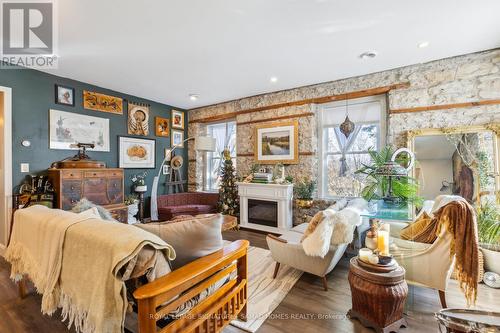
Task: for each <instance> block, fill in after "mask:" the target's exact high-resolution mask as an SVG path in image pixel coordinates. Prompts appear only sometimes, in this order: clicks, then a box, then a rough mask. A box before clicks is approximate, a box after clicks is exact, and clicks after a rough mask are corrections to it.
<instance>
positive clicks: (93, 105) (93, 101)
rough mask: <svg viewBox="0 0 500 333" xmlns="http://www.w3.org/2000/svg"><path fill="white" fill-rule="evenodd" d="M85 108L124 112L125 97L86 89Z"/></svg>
mask: <svg viewBox="0 0 500 333" xmlns="http://www.w3.org/2000/svg"><path fill="white" fill-rule="evenodd" d="M83 108H84V109H87V110H94V111H100V112H108V113H114V114H123V99H122V98H120V97H114V96H109V95H104V94H100V93H96V92H93V91H88V90H84V91H83Z"/></svg>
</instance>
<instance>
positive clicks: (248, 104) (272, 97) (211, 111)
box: [188, 49, 500, 191]
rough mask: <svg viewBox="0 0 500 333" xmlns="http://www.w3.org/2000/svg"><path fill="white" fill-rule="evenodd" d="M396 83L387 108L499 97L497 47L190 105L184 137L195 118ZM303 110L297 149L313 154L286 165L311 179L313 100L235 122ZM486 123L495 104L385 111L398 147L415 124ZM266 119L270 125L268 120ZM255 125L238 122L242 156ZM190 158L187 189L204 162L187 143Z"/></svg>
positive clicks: (197, 130)
mask: <svg viewBox="0 0 500 333" xmlns="http://www.w3.org/2000/svg"><path fill="white" fill-rule="evenodd" d="M401 82H409V83H410V86H409V87H408V88H404V89H397V90H391V91H390V92H389V93H388V95H387V98H388V107H389V109H401V108H410V107H418V106H429V105H434V104H451V103H462V102H470V101H477V100H481V99H494V98H500V49H496V50H491V51H485V52H481V53H474V54H469V55H464V56H458V57H454V58H448V59H443V60H438V61H433V62H429V63H425V64H418V65H413V66H407V67H402V68H397V69H393V70H388V71H384V72H379V73H373V74H368V75H364V76H359V77H353V78H348V79H343V80H338V81H332V82H327V83H322V84H317V85H312V86H307V87H301V88H296V89H291V90H286V91H279V92H275V93H269V94H264V95H259V96H253V97H247V98H243V99H240V100H235V101H230V102H226V103H221V104H217V105H213V106H208V107H203V108H199V109H194V110H191V111H189V113H188V116H189V120H190V122H189V136H192V135H195V134H202V133H204V131H205V127H206V126H205V125H204V124H200V123H191V121H192V120H195V119H203V118H206V117H212V116H215V115H222V114H226V113H231V112H238V111H241V110H246V109H252V108H256V107H261V106H266V105H273V104H278V103H284V102H291V101H298V100H303V99H308V98H315V97H323V96H329V95H337V94H344V93H348V92H353V91H359V90H364V89H370V88H377V87H382V86H388V85H392V84H396V83H401ZM308 112H311V113H313V114H314V115H312V116H309V117H302V118H298V120H299V151H300V152H307V153H312V154H310V155H302V156H300V158H299V164H297V165H290V166H287V167H286V174H287V175H292V176H294V177H297V176H299V175H310V176H312V177H313V178H317V174H318V165H317V160H318V159H317V151H318V142H317V125H316V124H317V121H316V112H317V111H316V107H315V105H313V104H309V105H302V106H293V107H284V108H280V109H274V110H266V111H262V112H255V113H248V114H241V115H237V116H236V119H235V120H236V122H237V123H239V122H246V121H249V120H256V119H269V118H273V117H276V116H284V115H298V114H303V113H308ZM277 122H279V121H277ZM490 122H500V105H489V106H475V107H469V108H458V109H448V110H439V111H425V112H416V113H401V114H391V115H389V116H388V122H387V125H388V128H387V142H388V143H393V144H394V145H396V146H403V145H405V144H406V143H405V139H404V133H405V131H407V130H410V129H415V128H432V127H434V128H438V127H453V126H459V125H472V124H486V123H490ZM267 123H268V122H266V124H267ZM269 123H270V124H272V123H273V122H272V121H271V122H269ZM259 124H263V123H259ZM255 125H256V124H246V125H241V126H238V128H237V131H238V134H237V154H239V155H245V154H252V153H253V151H254V147H253V146H254V133H255ZM189 158H190V163H189V184H190V185H189V189H190V190H192V191H194V190H202V174H203V167H202V166H203V163H202V160H201V157H200V156H197V155H196V153H195V152H194V150H193V146H192V144H191V145H189ZM236 163H237V169H238V172H239V174H240V175H246V174H247V173H248V170H249V168H250V166H251V165H252V164H253V157H248V156H239V157H237V162H236Z"/></svg>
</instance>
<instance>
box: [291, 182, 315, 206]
mask: <svg viewBox="0 0 500 333" xmlns="http://www.w3.org/2000/svg"><path fill="white" fill-rule="evenodd" d="M315 189H316V182H315V181H314V180H311V179H310V178H308V177H305V178H303V179H302V180H299V181H297V182H296V183H295V184H294V185H293V190H294V192H295V197H296V198H297V199H296V200H295V203H296V204H297V206H299V207H300V208H311V207H312V205H313V196H312V195H313V192H314V190H315Z"/></svg>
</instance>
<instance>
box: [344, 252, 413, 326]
mask: <svg viewBox="0 0 500 333" xmlns="http://www.w3.org/2000/svg"><path fill="white" fill-rule="evenodd" d="M369 267H370V265H369V264H368V265H367V264H364V263H361V264H360V263H358V257H354V258H352V259H351V262H350V266H349V285H350V286H351V294H352V308H351V310H349V312H348V313H347V315H348V316H349V317H350V318H351V319H358V320H359V321H360V322H361V324H362V325H363V326H365V327H371V328H373V329H374V330H375V331H376V332H383V333H389V332H398V331H399V329H400V328H401V327H407V326H408V324H407V323H406V319H405V318H404V317H403V308H404V304H405V301H406V297H407V296H408V285H407V284H406V281H405V270H404V268H403V267H400V266H399V265H398V264H395V265H394V266H392V268H387V267H384V268H381V269H379V268H377V267H378V266H375V265H374V266H373V269H371V268H369Z"/></svg>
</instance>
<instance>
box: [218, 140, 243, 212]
mask: <svg viewBox="0 0 500 333" xmlns="http://www.w3.org/2000/svg"><path fill="white" fill-rule="evenodd" d="M222 161H223V162H222V163H223V164H222V167H221V174H220V177H221V182H220V187H219V201H218V202H217V211H218V212H219V213H222V214H224V215H232V216H238V214H239V209H240V207H239V201H240V200H239V196H238V187H237V186H236V173H235V170H234V166H233V160H232V159H231V154H230V152H229V149H224V152H223V153H222Z"/></svg>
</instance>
